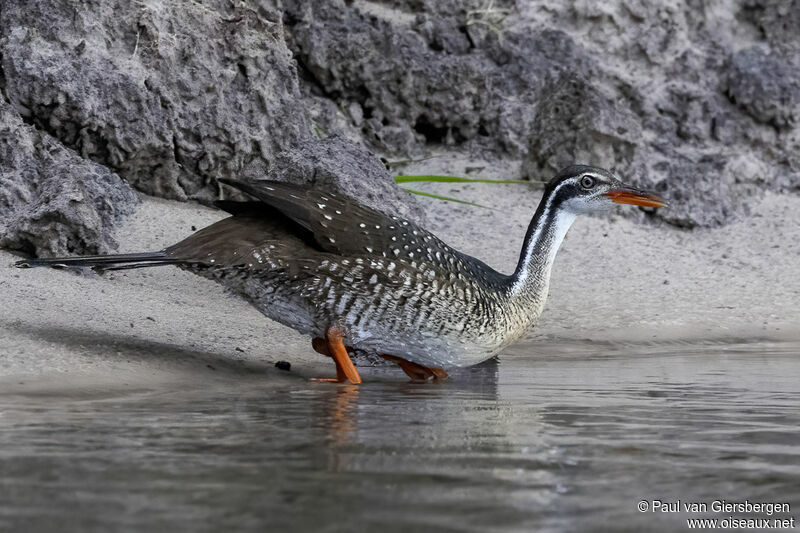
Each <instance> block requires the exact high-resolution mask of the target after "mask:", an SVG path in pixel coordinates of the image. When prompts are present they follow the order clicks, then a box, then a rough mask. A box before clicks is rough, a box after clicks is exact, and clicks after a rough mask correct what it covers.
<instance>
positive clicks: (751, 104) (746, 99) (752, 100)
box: [727, 48, 800, 130]
mask: <svg viewBox="0 0 800 533" xmlns="http://www.w3.org/2000/svg"><path fill="white" fill-rule="evenodd" d="M797 72H798V66H794V65H792V64H791V63H790V62H789V61H787V60H786V58H782V59H776V58H775V57H772V56H769V55H767V54H766V53H764V51H763V50H761V49H759V48H748V49H745V50H741V51H740V52H737V53H736V54H734V55H733V57H732V58H731V66H730V71H729V73H728V79H727V94H728V96H729V97H730V99H731V101H732V102H733V103H734V104H736V105H737V106H739V107H741V108H742V109H743V110H744V111H745V112H746V113H747V114H748V115H750V116H751V117H753V118H754V119H755V120H756V121H758V122H761V123H763V124H771V125H772V126H774V127H775V128H777V129H779V130H790V129H792V128H793V127H795V126H796V125H797V120H798V115H800V78H798V76H797V74H796V73H797Z"/></svg>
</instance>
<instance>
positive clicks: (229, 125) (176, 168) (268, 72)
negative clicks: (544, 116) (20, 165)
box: [0, 0, 420, 253]
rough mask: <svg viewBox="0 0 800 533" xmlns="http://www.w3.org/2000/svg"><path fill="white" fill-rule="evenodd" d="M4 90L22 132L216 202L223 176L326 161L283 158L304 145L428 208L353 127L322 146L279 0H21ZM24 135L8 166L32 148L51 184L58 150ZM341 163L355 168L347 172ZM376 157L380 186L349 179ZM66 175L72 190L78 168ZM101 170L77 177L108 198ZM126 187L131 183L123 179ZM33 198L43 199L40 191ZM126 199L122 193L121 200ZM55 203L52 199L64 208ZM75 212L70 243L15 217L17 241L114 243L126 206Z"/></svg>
mask: <svg viewBox="0 0 800 533" xmlns="http://www.w3.org/2000/svg"><path fill="white" fill-rule="evenodd" d="M0 89H2V96H3V100H4V101H5V102H8V103H9V107H8V109H7V111H6V112H5V113H6V114H5V115H4V116H6V117H8V124H6V126H7V127H8V128H10V129H8V130H7V131H8V132H9V133H13V128H15V127H21V126H20V125H22V124H23V122H22V120H19V117H21V118H22V119H24V121H25V122H27V123H28V124H30V125H32V126H34V127H35V128H36V131H34V130H30V129H29V128H28V129H26V130H25V131H26V133H24V135H34V134H35V135H39V137H41V138H43V139H49V140H48V141H47V143H48V146H50V145H52V146H56V147H58V149H59V151H65V150H64V149H65V147H66V148H69V149H72V150H74V152H75V154H73V157H74V158H76V163H75V164H77V162H81V164H82V165H83V166H85V167H87V168H92V169H93V170H92V172H91V173H90V174H92V173H93V174H96V175H112V172H113V173H116V174H118V175H119V176H121V177H122V178H124V179H125V180H126V181H127V182H128V183H129V184H130V185H132V186H133V187H135V188H136V189H139V190H140V191H143V192H145V193H147V194H152V195H156V196H161V197H165V198H172V199H180V200H186V199H193V200H197V201H200V202H204V203H209V202H211V201H213V200H214V199H216V198H218V197H219V194H220V191H219V187H218V184H217V182H216V178H218V177H230V176H236V177H238V178H243V177H244V178H251V179H259V178H260V179H263V178H264V177H265V176H268V175H269V174H271V173H273V172H274V173H276V174H277V175H278V176H289V174H291V172H290V170H291V169H286V168H282V167H281V166H280V165H286V164H297V163H303V164H304V167H303V170H302V172H300V171H298V172H295V173H294V174H292V177H293V178H297V179H301V178H302V176H301V174H303V173H307V172H311V173H312V174H313V172H312V170H311V169H310V167H309V165H308V164H307V163H306V161H308V160H309V159H307V158H305V159H304V158H301V159H300V160H294V159H292V158H291V157H290V156H289V155H287V156H286V157H283V158H282V159H281V163H277V161H278V158H279V156H280V154H281V153H282V152H284V151H286V150H290V149H291V150H294V149H301V150H303V151H304V152H305V153H306V154H312V153H316V154H317V155H316V157H313V158H312V159H313V160H314V161H316V162H317V163H318V164H319V165H322V168H321V171H322V173H323V174H324V175H326V176H328V181H329V182H330V184H331V185H332V186H334V185H335V186H334V188H340V189H343V190H348V191H349V192H351V193H356V194H355V195H356V196H358V197H365V198H366V199H367V200H368V201H370V200H372V201H373V203H374V204H375V205H376V207H380V208H382V209H384V210H387V211H400V212H403V211H406V212H408V213H409V215H410V216H413V215H420V212H419V211H418V210H416V211H413V212H412V211H409V209H410V207H409V206H412V205H413V202H409V201H408V198H407V197H408V195H407V194H406V193H402V192H401V191H399V190H398V189H397V188H396V187H395V186H394V184H393V182H392V180H391V179H390V177H389V176H388V174H387V173H386V171H385V169H384V168H383V167H382V166H381V165H380V164H379V163H378V160H377V159H376V158H375V157H374V156H373V155H372V154H370V153H369V152H367V151H366V150H364V149H362V148H360V147H358V146H357V145H356V144H354V143H352V142H349V141H345V140H341V141H339V142H338V143H337V144H336V146H337V150H336V151H333V152H332V151H331V150H329V149H326V148H325V146H326V145H325V144H324V143H323V144H320V145H319V146H320V148H319V150H315V149H314V148H313V147H314V146H315V143H318V142H319V141H317V140H316V138H315V137H314V136H313V135H312V121H311V119H310V118H309V112H308V110H307V109H306V107H305V104H304V101H303V99H302V97H301V93H300V89H299V81H298V77H297V73H296V69H295V64H294V61H293V59H292V56H291V53H290V52H289V50H288V48H287V47H286V45H285V42H284V35H283V26H282V14H281V11H280V10H279V9H278V7H277V6H276V5H275V4H273V3H271V2H269V1H262V2H259V3H257V4H256V5H255V6H254V7H251V6H250V5H249V4H248V5H245V4H244V3H234V4H230V3H228V2H224V1H222V0H219V1H212V2H203V3H199V2H188V3H182V2H167V3H162V2H152V3H149V2H133V3H131V2H126V1H122V0H116V1H111V2H92V1H89V0H86V1H83V2H60V1H57V0H32V1H28V0H26V1H18V0H8V1H5V2H3V5H2V14H1V15H0ZM15 115H18V116H17V118H14V117H15ZM24 135H23V136H24ZM11 137H13V135H11ZM12 141H13V139H12V138H9V143H8V144H7V146H6V148H7V151H8V152H9V158H8V160H7V161H0V169H2V170H3V171H8V172H11V173H13V172H15V171H16V167H14V166H13V164H12V163H11V162H10V161H13V160H14V159H15V158H16V159H20V160H26V161H31V164H32V165H35V166H37V168H39V169H40V171H41V172H40V173H38V174H37V173H34V174H28V175H26V177H27V179H29V180H31V182H30V183H28V184H26V185H25V186H26V187H28V188H30V189H36V190H40V189H41V182H42V180H49V179H50V178H51V176H50V175H49V173H48V170H49V169H51V168H52V162H51V161H50V159H48V158H47V157H45V156H44V155H43V154H42V153H41V151H37V150H33V151H31V150H26V149H25V148H24V147H22V146H17V145H16V144H14V143H13V142H12ZM298 147H299V148H298ZM65 153H66V152H65ZM322 153H324V154H325V157H329V158H332V160H331V161H328V160H326V159H325V158H323V157H322V156H321V154H322ZM336 161H339V162H338V163H337V162H336ZM98 165H102V166H98ZM337 165H338V166H339V167H338V168H339V170H341V171H342V172H338V173H337V172H336V168H337ZM353 170H356V171H355V172H351V171H353ZM367 170H368V171H369V173H370V176H369V177H370V179H371V181H370V183H372V184H373V185H374V186H375V187H376V188H375V189H374V191H373V190H372V189H368V188H367V187H361V188H357V187H355V186H352V185H347V184H348V183H352V179H353V178H351V177H350V176H362V177H363V176H365V172H366V171H367ZM344 171H347V172H344ZM59 175H60V177H61V179H63V180H64V181H65V183H64V185H63V187H65V188H67V189H68V188H69V187H70V186H71V185H70V184H69V183H66V182H67V181H69V180H70V179H72V178H71V177H69V176H71V174H68V175H65V174H64V173H63V172H61V173H60V174H59ZM15 179H19V180H23V179H24V178H23V177H19V178H15ZM109 179H110V178H109ZM115 179H116V178H115ZM340 179H341V183H340V181H339V180H340ZM348 180H350V181H348ZM94 181H96V180H86V181H85V182H82V183H80V184H76V185H75V187H77V188H85V189H86V191H87V194H88V195H90V196H98V197H100V196H102V195H103V194H104V192H103V190H102V187H101V188H98V190H96V191H94V192H91V194H89V189H90V188H91V187H92V185H91V183H94ZM365 183H366V182H365ZM339 185H341V187H340V186H339ZM117 186H118V187H123V185H122V184H121V182H117ZM366 191H369V192H367V194H365V192H366ZM23 196H24V195H23ZM25 199H26V200H29V201H31V202H34V203H35V202H36V201H37V200H36V197H35V196H30V197H26V198H25ZM119 199H120V198H119V195H118V194H117V195H116V196H114V195H110V196H109V198H108V201H109V202H111V201H116V200H119ZM382 202H386V203H382ZM59 205H61V204H59ZM54 206H55V204H53V203H52V202H51V203H50V209H51V210H53V212H54V213H55V212H56V211H57V208H56V207H54ZM6 208H7V209H12V210H13V213H11V215H7V216H11V217H14V218H15V220H16V219H19V220H22V219H23V218H24V215H22V214H21V213H20V210H23V209H27V207H24V206H22V204H20V203H19V202H14V203H11V202H8V205H7V206H6ZM116 209H117V210H118V211H119V212H125V211H126V209H127V208H126V207H125V206H124V205H120V206H118V207H117V208H116ZM76 213H78V211H76V212H75V213H71V212H70V213H68V214H64V217H63V221H62V222H63V225H64V227H63V230H62V231H63V233H64V236H63V240H64V242H63V243H61V244H55V243H51V242H50V241H49V240H45V241H46V242H45V241H41V242H40V241H37V240H36V239H33V240H31V239H30V238H29V236H24V235H22V233H21V232H22V231H23V230H22V226H20V225H19V224H15V225H12V226H7V227H6V229H5V231H6V234H7V235H8V238H7V239H6V240H5V241H4V242H5V243H6V246H15V247H22V248H25V249H27V250H28V251H31V252H34V251H39V252H41V253H50V252H52V251H55V250H62V251H64V250H67V249H69V250H70V251H71V252H76V253H77V252H85V251H92V250H95V249H106V248H108V246H109V245H111V244H112V241H111V240H110V239H109V238H107V237H105V236H103V237H100V235H101V233H103V232H107V231H108V230H109V226H110V225H111V224H112V223H113V221H114V220H116V218H115V217H111V218H103V217H100V218H102V223H101V222H100V219H98V218H97V217H94V218H93V216H89V215H88V214H87V218H86V219H80V217H78V216H77V214H76ZM20 217H22V218H20ZM56 226H57V225H56V224H54V225H53V228H54V229H53V231H57V227H56ZM68 234H81V235H84V237H85V238H83V239H77V240H76V239H75V238H73V237H68V236H67V235H68ZM90 234H93V235H95V236H96V237H92V236H91V235H90ZM67 241H70V244H69V245H67V244H65V243H66V242H67ZM73 241H74V242H73Z"/></svg>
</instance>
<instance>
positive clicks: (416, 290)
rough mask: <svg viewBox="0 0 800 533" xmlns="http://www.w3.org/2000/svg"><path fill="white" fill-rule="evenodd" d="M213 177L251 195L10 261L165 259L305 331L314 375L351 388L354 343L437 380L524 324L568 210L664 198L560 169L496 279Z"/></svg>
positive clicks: (437, 252)
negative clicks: (101, 246)
mask: <svg viewBox="0 0 800 533" xmlns="http://www.w3.org/2000/svg"><path fill="white" fill-rule="evenodd" d="M218 181H220V182H221V183H224V184H227V185H229V186H231V187H233V188H235V189H238V190H239V191H241V192H243V193H246V195H247V196H249V197H251V199H248V200H245V201H231V200H227V201H218V202H216V205H217V207H219V208H221V209H223V210H224V211H226V212H227V213H229V214H230V215H231V216H229V217H227V218H224V219H222V220H220V221H218V222H216V223H214V224H211V225H209V226H207V227H205V228H203V229H201V230H199V231H197V232H195V233H194V234H192V235H191V236H189V237H187V238H186V239H184V240H182V241H180V242H178V243H176V244H173V245H172V246H169V247H167V248H164V249H162V250H160V251H157V252H145V253H130V254H116V255H93V256H74V257H57V258H43V259H27V260H22V261H18V262H16V263H15V266H17V267H21V268H25V267H40V266H45V267H55V268H73V267H75V268H87V267H90V268H92V269H94V270H96V271H101V272H102V271H113V270H125V269H132V268H143V267H155V266H162V265H176V266H178V267H179V268H182V269H184V270H187V271H189V272H193V273H195V274H198V275H200V276H202V277H205V278H208V279H211V280H214V281H216V282H218V283H221V284H222V285H223V286H225V287H226V288H227V289H228V290H230V291H231V292H233V293H235V294H237V295H239V296H241V297H243V298H245V299H246V300H247V301H248V302H250V303H251V304H252V305H254V306H255V307H256V308H257V309H258V310H259V311H260V312H261V313H263V314H264V315H266V316H267V317H268V318H270V319H272V320H275V321H277V322H280V323H282V324H284V325H286V326H289V327H291V328H293V329H295V330H297V331H299V332H300V333H302V334H306V335H309V336H311V337H312V348H313V349H314V350H315V351H317V352H318V353H320V354H323V355H326V356H328V357H331V358H332V359H333V362H334V364H335V367H336V377H323V378H313V379H315V380H317V381H331V382H336V383H348V382H349V383H352V384H359V383H361V381H362V379H361V376H360V374H359V372H358V370H357V369H356V368H355V365H354V364H353V362H352V359H351V355H350V354H351V353H352V352H353V351H354V350H363V351H365V352H368V353H373V354H376V355H379V356H381V357H383V358H384V359H386V360H388V361H391V362H394V363H396V364H397V365H399V367H400V368H401V369H402V370H403V371H404V372H405V373H406V374H407V375H408V376H409V377H410V378H411V379H412V380H415V381H439V380H442V379H445V378H447V377H448V370H449V369H453V368H457V367H466V366H472V365H475V364H478V363H481V362H482V361H485V360H487V359H489V358H491V357H493V356H494V355H496V354H497V353H498V352H500V351H501V350H503V348H505V347H506V346H508V345H509V344H511V343H513V342H514V341H516V340H517V339H519V338H520V337H522V336H523V335H524V334H525V333H526V332H528V331H530V330H531V329H532V328H533V327H535V325H536V323H537V321H538V318H539V316H540V315H541V313H542V311H543V309H544V305H545V300H546V299H547V296H548V290H549V283H550V274H551V270H552V267H553V262H554V260H555V257H556V253H557V251H558V249H559V247H560V245H561V243H562V241H563V240H564V237H565V235H566V234H567V231H568V230H569V229H570V226H571V225H572V223H573V222H574V221H575V219H576V217H577V216H579V215H583V214H588V213H593V212H600V211H606V210H609V209H611V208H612V207H613V206H614V205H615V204H632V205H636V206H644V207H652V208H659V207H664V206H666V203H665V201H664V200H663V199H662V198H660V197H659V196H657V195H656V194H653V193H650V192H647V191H644V190H641V189H637V188H634V187H629V186H626V185H625V184H624V183H623V182H622V180H621V179H619V178H618V177H617V176H616V175H615V174H614V173H612V172H610V171H608V170H604V169H602V168H598V167H592V166H586V165H572V166H569V167H566V168H564V169H563V170H561V171H560V172H558V173H557V174H556V175H555V177H553V178H552V179H551V180H550V181H548V182H547V184H546V185H545V187H544V192H543V195H542V198H541V201H540V202H539V204H538V206H537V208H536V210H535V212H534V214H533V217H532V219H531V221H530V224H529V226H528V229H527V232H526V234H525V238H524V240H523V243H522V248H521V251H520V255H519V260H518V262H517V265H516V268H515V269H514V271H513V272H512V273H511V274H502V273H500V272H498V271H496V270H494V269H493V268H492V267H490V266H489V265H487V264H486V263H484V262H482V261H480V260H479V259H476V258H475V257H472V256H470V255H467V254H465V253H463V252H459V251H458V250H455V249H453V248H451V247H450V246H449V245H447V244H446V243H445V242H443V241H442V240H440V239H439V238H438V237H436V236H435V235H434V234H433V233H431V232H430V231H428V230H426V229H424V228H422V227H420V226H419V225H417V224H415V223H414V222H412V221H410V220H407V219H405V218H402V217H400V216H397V215H393V214H389V213H383V212H381V211H379V210H376V209H373V208H371V207H368V206H366V205H364V204H362V203H359V202H358V201H357V200H355V199H353V198H351V197H348V196H345V195H343V194H341V193H340V192H332V191H326V190H320V189H318V188H315V187H313V186H309V185H298V184H290V183H285V182H278V181H271V180H266V179H265V180H238V179H235V178H220V179H219V180H218Z"/></svg>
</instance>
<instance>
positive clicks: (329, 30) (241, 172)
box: [0, 0, 800, 253]
mask: <svg viewBox="0 0 800 533" xmlns="http://www.w3.org/2000/svg"><path fill="white" fill-rule="evenodd" d="M799 72H800V0H791V1H790V2H785V1H778V0H722V1H721V2H716V3H713V4H703V5H695V4H692V3H690V4H687V3H685V2H680V1H678V0H668V1H666V2H658V3H648V2H641V1H629V0H625V1H623V0H614V1H611V2H603V3H597V2H571V3H563V2H552V1H551V0H535V1H530V2H527V1H526V2H513V1H512V0H495V1H492V2H486V1H483V0H470V1H468V2H463V1H460V0H445V1H434V0H376V1H369V2H367V1H362V0H355V1H352V2H350V1H344V0H314V1H302V2H301V1H297V0H285V1H283V2H282V3H279V2H277V1H271V0H262V1H257V2H248V3H239V2H236V3H228V2H225V1H223V0H212V1H210V2H203V3H199V2H183V3H178V2H133V3H130V2H126V1H123V0H112V1H110V2H97V1H92V0H83V1H80V2H63V1H58V0H25V1H22V0H5V1H4V2H3V3H2V11H0V93H1V95H2V102H3V103H7V104H8V105H7V106H6V107H5V108H4V111H3V117H4V123H3V128H4V130H3V131H4V132H6V133H5V137H4V138H5V141H4V142H5V143H6V144H5V145H4V150H5V151H6V154H5V158H4V160H3V161H0V171H2V172H4V174H3V175H4V176H15V177H14V183H16V184H17V185H15V186H14V187H12V188H9V189H8V190H4V191H2V192H0V194H2V195H3V198H4V200H3V201H4V204H3V208H4V212H3V213H2V214H1V215H0V216H2V217H3V224H4V229H3V231H4V235H5V236H4V237H3V238H4V239H5V240H4V241H3V242H4V243H5V245H6V246H15V247H18V248H24V249H27V250H30V251H36V250H41V251H42V252H43V253H55V252H56V251H57V250H72V251H75V252H81V251H86V250H95V249H97V250H103V249H105V248H107V247H109V246H110V245H111V244H112V243H111V241H110V240H108V238H107V237H104V236H103V234H104V232H105V234H106V235H107V230H108V229H109V228H110V226H111V225H113V223H114V220H116V219H117V218H118V215H119V214H121V213H124V212H125V211H126V209H129V207H126V205H128V204H129V202H128V204H126V202H127V200H125V199H124V198H123V195H124V193H123V192H122V191H124V190H126V189H125V187H124V185H122V182H118V181H115V180H116V179H117V178H115V177H113V176H114V175H115V174H116V175H119V176H120V177H121V178H123V179H124V180H125V181H127V183H128V184H130V185H131V186H133V187H134V188H136V189H139V190H141V191H144V192H146V193H148V194H153V195H157V196H163V197H167V198H175V199H193V200H197V201H201V202H206V203H208V202H210V201H212V200H214V199H215V198H217V197H219V195H220V194H221V192H220V190H219V187H218V185H217V181H216V180H217V178H219V177H234V176H235V177H238V178H242V177H244V178H253V179H263V178H264V177H274V178H276V179H282V180H290V181H312V182H317V183H320V184H322V185H324V186H325V187H329V188H332V189H337V190H341V191H343V192H345V193H347V194H351V195H354V196H356V197H358V198H361V199H362V200H364V201H365V202H367V203H368V204H370V205H373V206H375V207H378V208H379V209H382V210H384V211H390V212H395V213H400V214H403V215H404V216H408V217H410V218H415V219H417V220H419V217H420V216H421V214H420V212H419V211H418V210H417V209H415V204H414V201H413V200H411V199H410V198H409V196H408V195H407V194H405V193H402V192H399V191H398V189H397V188H396V187H395V185H394V184H393V183H392V181H391V179H390V176H389V174H388V173H387V172H386V170H385V169H384V168H383V167H382V166H381V165H380V164H379V163H378V161H377V159H376V158H375V157H374V156H372V154H370V153H369V152H368V151H367V150H366V149H365V148H363V146H366V147H367V148H372V149H375V150H377V151H379V152H381V153H383V154H384V155H387V156H400V157H403V156H406V155H416V154H423V153H425V152H426V150H428V149H430V148H431V147H442V146H446V147H450V148H452V149H453V150H463V151H464V152H465V153H466V152H468V151H469V152H472V153H476V152H477V153H478V154H479V155H480V156H481V157H483V158H487V159H491V158H514V159H515V160H519V161H521V166H520V168H521V172H522V174H523V175H524V176H527V177H530V178H531V179H536V180H541V179H547V178H549V177H550V176H551V175H552V174H553V173H554V172H555V171H557V170H558V169H559V168H560V167H562V166H564V165H566V164H570V163H573V162H580V163H589V164H594V165H600V166H605V167H610V168H616V169H617V170H618V172H619V173H620V174H622V176H623V177H625V178H626V179H628V180H629V181H632V182H635V183H637V184H640V185H642V186H649V187H652V188H655V189H657V190H658V191H659V192H661V193H662V194H664V195H665V196H666V197H667V198H668V199H669V200H670V201H671V208H670V209H669V210H660V211H659V212H658V213H657V216H659V217H662V218H663V219H664V220H666V221H667V222H669V223H672V224H675V225H678V226H681V227H696V226H713V225H717V224H723V223H725V222H727V221H729V220H730V219H731V218H732V217H735V216H737V215H741V214H744V213H746V212H747V209H748V206H749V205H750V204H751V202H753V201H754V200H755V199H757V198H758V196H759V194H760V193H761V191H763V190H764V189H767V188H769V189H773V190H776V191H797V190H800V124H798V116H799V113H800V111H798V106H799V105H800V74H798V73H799ZM31 127H32V128H33V129H31ZM16 129H19V135H14V132H15V131H16ZM328 136H332V137H331V138H329V139H327V140H325V141H320V140H319V139H321V138H326V137H328ZM25 139H33V140H31V141H30V142H28V141H25ZM26 142H27V144H26ZM54 154H61V155H57V156H56V155H54ZM67 160H69V161H70V165H78V164H80V165H83V166H85V167H86V168H89V169H91V171H90V172H89V175H91V176H93V178H92V179H89V180H85V181H83V182H81V183H79V184H77V185H75V186H76V187H78V188H79V189H81V190H83V191H84V193H85V197H86V198H95V199H99V198H101V197H102V196H103V195H105V194H108V195H110V196H109V199H113V200H114V201H120V202H122V203H121V204H120V205H119V206H116V207H115V208H114V210H113V213H112V211H108V210H106V211H103V209H105V208H103V207H102V205H101V204H102V202H100V203H98V202H95V203H92V202H89V203H88V204H87V205H89V206H90V210H89V211H88V212H87V213H86V214H85V216H83V215H82V216H83V218H81V217H80V216H78V215H77V214H76V213H78V211H75V212H69V211H68V206H69V205H71V204H70V203H69V202H66V203H58V202H59V201H58V200H57V197H58V196H59V195H58V194H56V193H53V195H52V196H51V197H48V198H50V200H48V202H49V204H48V205H50V206H51V210H52V213H53V216H54V217H55V216H56V215H55V213H60V212H61V211H59V210H60V209H62V208H63V209H64V210H65V211H64V213H63V216H62V218H63V221H64V228H63V230H61V231H62V232H63V236H58V238H57V236H56V234H55V233H53V234H52V235H50V237H48V238H46V239H44V240H42V241H37V240H36V239H32V238H30V235H29V236H28V237H26V236H25V235H24V231H27V230H24V224H22V222H21V221H23V220H27V219H25V216H27V215H26V214H25V213H27V210H29V209H30V206H27V205H25V202H32V203H35V202H36V197H37V196H36V194H34V193H33V192H31V191H40V192H42V191H50V190H53V191H55V189H50V188H49V187H56V182H52V183H51V182H50V181H49V180H50V179H51V178H53V176H56V175H58V176H61V177H62V179H63V180H64V181H65V183H63V184H60V185H58V186H59V187H64V189H63V190H64V191H67V190H69V187H71V185H69V184H67V183H66V181H69V179H70V178H67V177H65V174H64V172H63V169H62V171H61V172H60V173H59V172H58V169H59V168H62V167H59V166H58V165H57V164H56V163H55V162H56V161H67ZM23 162H27V163H23ZM26 165H27V166H26ZM97 165H100V166H97ZM67 167H69V168H73V167H72V166H69V165H67V166H65V167H63V168H67ZM20 168H34V169H37V170H36V172H29V173H26V174H24V176H27V177H24V176H23V174H21V173H20V170H19V169H20ZM75 168H78V167H75ZM80 172H84V171H83V170H81V171H80ZM68 175H71V174H67V176H68ZM6 179H7V180H10V178H6ZM25 180H30V183H27V182H25ZM45 182H46V183H49V184H50V185H47V186H46V187H45V186H44V185H42V184H44V183H45ZM94 187H98V188H97V189H96V190H94V189H93V188H94ZM104 187H106V188H108V187H110V189H109V190H108V191H106V192H103V191H105V190H106V189H104ZM90 189H91V190H90ZM15 191H16V192H15ZM19 191H23V192H19ZM24 191H28V192H24ZM113 191H116V192H113ZM128 194H129V191H128ZM126 198H127V196H126ZM58 206H63V207H58ZM627 213H633V214H634V216H636V212H635V210H628V211H627ZM106 215H108V216H106ZM12 220H13V221H15V222H13V223H12V222H9V221H12ZM53 228H54V229H53V230H52V231H53V232H58V231H59V230H57V228H56V226H55V225H53ZM30 233H31V234H32V232H30ZM69 235H71V236H69ZM81 235H82V236H81ZM62 237H63V239H62ZM59 239H62V240H59Z"/></svg>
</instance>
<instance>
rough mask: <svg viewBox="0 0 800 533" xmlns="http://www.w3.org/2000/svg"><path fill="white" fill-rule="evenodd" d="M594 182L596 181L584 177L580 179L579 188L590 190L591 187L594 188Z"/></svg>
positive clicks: (589, 177)
mask: <svg viewBox="0 0 800 533" xmlns="http://www.w3.org/2000/svg"><path fill="white" fill-rule="evenodd" d="M596 181H597V180H595V179H594V178H593V177H591V176H584V177H582V178H581V187H583V188H584V189H591V188H592V187H594V185H595V183H596Z"/></svg>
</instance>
